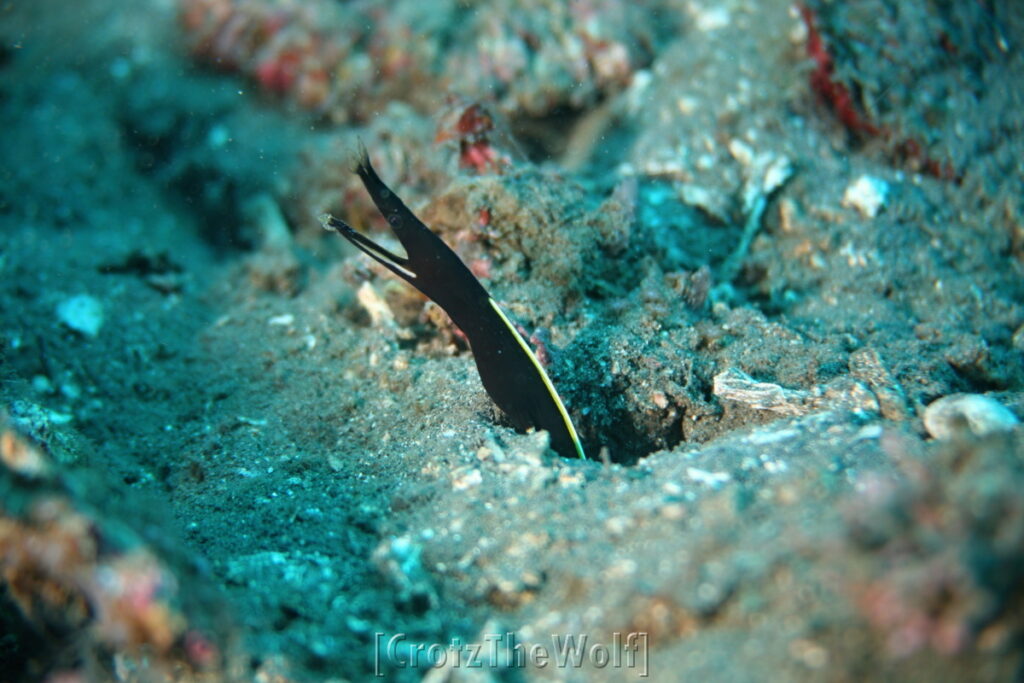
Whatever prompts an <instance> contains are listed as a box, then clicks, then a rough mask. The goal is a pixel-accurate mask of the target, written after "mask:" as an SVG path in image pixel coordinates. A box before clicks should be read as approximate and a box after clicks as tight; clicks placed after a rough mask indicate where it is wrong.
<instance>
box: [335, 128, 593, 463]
mask: <svg viewBox="0 0 1024 683" xmlns="http://www.w3.org/2000/svg"><path fill="white" fill-rule="evenodd" d="M355 172H356V174H357V175H358V176H359V179H360V180H362V181H363V187H365V188H366V191H367V192H368V193H369V194H370V197H371V198H372V199H373V203H374V204H376V205H377V209H378V210H379V211H380V212H381V214H383V215H384V217H385V218H386V219H387V221H388V225H390V226H391V229H392V230H393V231H394V233H395V235H396V236H397V237H398V239H399V241H400V242H401V243H402V246H403V247H404V248H405V253H406V254H407V256H405V257H402V256H398V255H397V254H393V253H391V252H390V251H388V250H387V249H385V248H384V247H382V246H380V245H379V244H377V243H375V242H373V241H372V240H370V239H369V238H367V237H366V236H364V235H362V234H361V233H359V232H356V230H355V229H353V228H352V227H351V226H350V225H348V224H347V223H345V222H344V221H342V220H340V219H338V218H335V217H334V216H331V215H329V214H324V215H323V216H321V217H320V220H321V223H323V226H324V228H326V229H328V230H334V231H337V232H338V233H339V234H340V235H341V236H342V237H344V238H345V239H347V240H348V241H349V242H351V243H352V244H354V245H355V246H356V247H358V248H359V249H360V250H361V251H362V252H363V253H365V254H366V255H367V256H369V257H370V258H372V259H374V260H375V261H377V262H378V263H380V264H381V265H382V266H384V267H385V268H387V269H388V270H390V271H391V272H392V273H394V274H395V275H397V276H398V277H400V278H402V279H403V280H405V281H406V282H408V283H409V284H411V285H412V286H413V287H415V288H416V289H418V290H419V291H421V292H423V294H424V295H426V296H427V297H429V298H430V299H433V301H434V302H435V303H437V305H438V306H440V307H441V308H443V309H444V311H445V312H446V313H447V314H448V316H449V317H450V318H451V319H452V322H454V323H455V324H456V325H457V326H458V327H459V329H460V330H462V332H463V334H465V335H466V339H468V340H469V346H470V348H471V349H472V351H473V358H474V360H476V368H477V371H478V372H479V373H480V380H481V382H482V383H483V385H484V389H486V390H487V393H488V394H489V395H490V397H491V399H492V400H493V401H494V402H495V403H496V404H497V406H498V407H499V408H500V409H501V410H502V411H503V412H504V413H505V414H506V415H507V416H508V418H509V420H510V421H511V423H512V425H513V426H514V427H515V428H516V429H518V430H520V431H526V430H527V429H529V428H530V427H534V428H537V429H545V430H547V432H548V433H549V434H550V435H551V446H552V448H554V449H555V451H557V452H558V453H559V455H562V456H564V457H572V456H576V457H579V458H582V459H585V458H586V456H585V455H584V454H583V446H582V444H580V439H579V437H578V436H577V434H576V428H575V427H573V424H572V420H571V419H570V418H569V413H568V411H566V409H565V404H563V403H562V399H561V398H559V396H558V392H557V391H555V386H554V385H553V384H552V383H551V379H550V378H548V374H547V373H546V372H545V371H544V368H543V366H541V364H540V362H539V361H538V360H537V357H536V356H535V355H534V354H533V351H531V350H530V347H529V345H528V344H527V343H526V340H524V339H523V337H522V335H520V334H519V332H518V331H517V330H516V327H515V325H513V324H512V322H511V321H510V320H509V318H508V316H507V315H505V313H504V312H503V311H502V310H501V307H500V306H498V304H497V302H496V301H495V300H494V299H493V298H492V297H491V295H490V294H488V293H487V290H486V289H484V287H483V285H482V284H480V281H479V280H477V279H476V276H474V275H473V273H472V272H471V271H470V270H469V268H467V267H466V264H464V263H463V262H462V260H461V259H460V258H459V257H458V255H457V254H456V253H455V252H454V251H452V250H451V248H449V247H448V245H447V244H445V243H444V241H443V240H442V239H441V238H440V237H438V236H437V235H436V234H435V233H434V232H433V231H431V230H430V228H428V227H427V226H426V225H424V224H423V223H422V222H421V221H420V220H419V219H418V218H416V216H415V215H413V213H412V212H411V211H410V210H409V209H408V208H407V207H406V206H405V204H404V203H403V202H402V200H401V199H399V198H398V196H397V195H396V194H395V193H394V192H392V191H391V189H390V188H389V187H388V186H387V185H385V184H384V182H383V181H381V179H380V177H378V176H377V172H376V171H374V170H373V166H371V165H370V158H369V156H368V155H367V153H366V149H365V148H360V154H359V160H358V163H357V165H356V168H355Z"/></svg>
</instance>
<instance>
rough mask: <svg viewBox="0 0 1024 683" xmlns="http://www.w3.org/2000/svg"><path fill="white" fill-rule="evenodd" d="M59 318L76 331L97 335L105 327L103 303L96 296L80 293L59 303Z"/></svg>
mask: <svg viewBox="0 0 1024 683" xmlns="http://www.w3.org/2000/svg"><path fill="white" fill-rule="evenodd" d="M57 318H58V319H59V320H60V321H61V322H62V323H64V324H65V325H66V326H68V327H69V328H71V329H72V330H74V331H75V332H79V333H81V334H84V335H85V336H87V337H95V336H96V335H97V334H99V331H100V328H101V327H103V305H102V304H101V303H100V302H99V300H98V299H96V298H95V297H91V296H89V295H88V294H79V295H78V296H73V297H71V298H70V299H64V300H63V301H61V302H60V303H59V304H57Z"/></svg>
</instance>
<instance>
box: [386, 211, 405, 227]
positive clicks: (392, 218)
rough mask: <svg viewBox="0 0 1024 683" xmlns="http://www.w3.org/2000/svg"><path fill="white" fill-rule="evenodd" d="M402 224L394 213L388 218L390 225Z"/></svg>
mask: <svg viewBox="0 0 1024 683" xmlns="http://www.w3.org/2000/svg"><path fill="white" fill-rule="evenodd" d="M401 222H402V219H401V217H400V216H399V215H398V214H397V213H393V214H391V215H390V216H388V223H389V224H391V225H398V224H399V223H401Z"/></svg>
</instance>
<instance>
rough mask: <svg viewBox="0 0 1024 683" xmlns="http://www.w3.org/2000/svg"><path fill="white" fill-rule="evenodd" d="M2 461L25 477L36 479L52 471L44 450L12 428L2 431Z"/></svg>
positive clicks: (0, 447)
mask: <svg viewBox="0 0 1024 683" xmlns="http://www.w3.org/2000/svg"><path fill="white" fill-rule="evenodd" d="M0 461H2V462H3V464H4V465H6V466H7V467H8V468H9V469H11V470H13V471H14V472H17V473H18V474H20V475H22V476H23V477H28V478H31V479H36V478H40V477H45V476H46V475H47V474H48V473H49V472H50V463H49V462H48V461H47V459H46V456H44V455H43V453H42V451H40V450H39V449H38V448H36V447H35V446H34V445H32V444H31V443H29V442H28V441H27V440H25V439H24V438H22V437H21V436H20V435H18V434H16V433H15V432H14V431H12V430H10V429H5V430H4V431H3V432H0Z"/></svg>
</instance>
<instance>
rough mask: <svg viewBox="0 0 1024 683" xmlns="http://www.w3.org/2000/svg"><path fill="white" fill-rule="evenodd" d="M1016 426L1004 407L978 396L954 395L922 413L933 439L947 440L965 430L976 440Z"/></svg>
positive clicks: (934, 402) (1015, 420)
mask: <svg viewBox="0 0 1024 683" xmlns="http://www.w3.org/2000/svg"><path fill="white" fill-rule="evenodd" d="M1018 424H1019V421H1018V420H1017V417H1016V416H1015V415H1014V414H1013V413H1011V412H1010V411H1009V410H1008V409H1007V408H1006V407H1005V406H1003V405H1002V404H1001V403H999V402H998V401H996V400H995V399H992V398H989V397H988V396H982V395H980V394H953V395H951V396H944V397H942V398H940V399H939V400H937V401H933V402H932V403H931V404H930V405H929V406H928V407H927V408H925V410H924V427H925V429H927V430H928V433H929V434H931V435H932V437H934V438H936V439H949V438H951V437H953V436H955V435H957V434H959V433H962V432H963V431H964V430H965V429H966V430H967V431H969V432H970V433H972V434H974V435H975V436H984V435H985V434H992V433H994V432H1002V431H1009V430H1011V429H1013V428H1014V427H1016V426H1017V425H1018Z"/></svg>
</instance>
